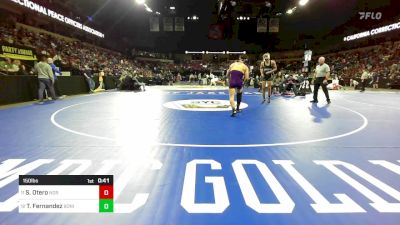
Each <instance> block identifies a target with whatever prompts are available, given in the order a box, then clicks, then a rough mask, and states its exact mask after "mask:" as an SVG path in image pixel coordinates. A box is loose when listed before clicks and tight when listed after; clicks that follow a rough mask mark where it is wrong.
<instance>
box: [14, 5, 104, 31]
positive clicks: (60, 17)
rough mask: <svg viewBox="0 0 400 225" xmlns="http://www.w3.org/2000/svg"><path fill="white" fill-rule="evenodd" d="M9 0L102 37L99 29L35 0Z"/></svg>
mask: <svg viewBox="0 0 400 225" xmlns="http://www.w3.org/2000/svg"><path fill="white" fill-rule="evenodd" d="M10 1H12V2H14V3H17V4H19V5H21V6H24V7H26V8H28V9H31V10H33V11H36V12H38V13H41V14H43V15H46V16H48V17H51V18H53V19H56V20H58V21H60V22H62V23H65V24H68V25H71V26H74V27H76V28H78V29H80V30H84V31H86V32H88V33H91V34H93V35H96V36H98V37H101V38H104V34H103V33H101V32H99V31H97V30H95V29H93V28H90V27H88V26H86V25H83V24H81V23H80V22H77V21H75V20H73V19H70V18H68V17H66V16H64V15H61V14H59V13H57V12H55V11H52V10H50V9H47V8H46V7H44V6H41V5H39V4H37V3H35V2H32V1H29V0H10Z"/></svg>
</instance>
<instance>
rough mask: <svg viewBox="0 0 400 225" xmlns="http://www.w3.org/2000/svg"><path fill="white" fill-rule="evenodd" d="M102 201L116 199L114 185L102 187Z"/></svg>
mask: <svg viewBox="0 0 400 225" xmlns="http://www.w3.org/2000/svg"><path fill="white" fill-rule="evenodd" d="M99 188H100V191H99V195H100V199H113V198H114V187H113V186H112V185H100V186H99Z"/></svg>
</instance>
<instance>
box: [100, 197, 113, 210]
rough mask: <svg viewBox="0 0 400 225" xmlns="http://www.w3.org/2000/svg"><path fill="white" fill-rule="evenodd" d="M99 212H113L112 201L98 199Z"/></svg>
mask: <svg viewBox="0 0 400 225" xmlns="http://www.w3.org/2000/svg"><path fill="white" fill-rule="evenodd" d="M99 212H100V213H109V212H114V200H113V199H100V204H99Z"/></svg>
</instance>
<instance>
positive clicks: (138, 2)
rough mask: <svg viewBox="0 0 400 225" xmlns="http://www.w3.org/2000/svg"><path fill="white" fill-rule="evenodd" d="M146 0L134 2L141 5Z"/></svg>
mask: <svg viewBox="0 0 400 225" xmlns="http://www.w3.org/2000/svg"><path fill="white" fill-rule="evenodd" d="M145 2H146V0H136V3H137V4H139V5H143V4H144V3H145Z"/></svg>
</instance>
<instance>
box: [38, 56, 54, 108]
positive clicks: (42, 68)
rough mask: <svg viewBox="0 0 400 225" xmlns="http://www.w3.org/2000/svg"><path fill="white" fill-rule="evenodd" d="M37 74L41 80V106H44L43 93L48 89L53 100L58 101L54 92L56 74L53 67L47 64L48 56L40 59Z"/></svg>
mask: <svg viewBox="0 0 400 225" xmlns="http://www.w3.org/2000/svg"><path fill="white" fill-rule="evenodd" d="M34 71H35V73H36V74H37V75H38V79H39V104H43V92H44V90H45V89H46V90H47V91H48V92H50V95H51V98H52V99H53V100H56V99H57V97H56V94H55V92H54V85H53V84H54V74H53V70H52V69H51V66H50V65H49V64H48V63H47V59H46V56H41V57H40V62H38V63H37V64H36V65H35V68H34Z"/></svg>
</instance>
